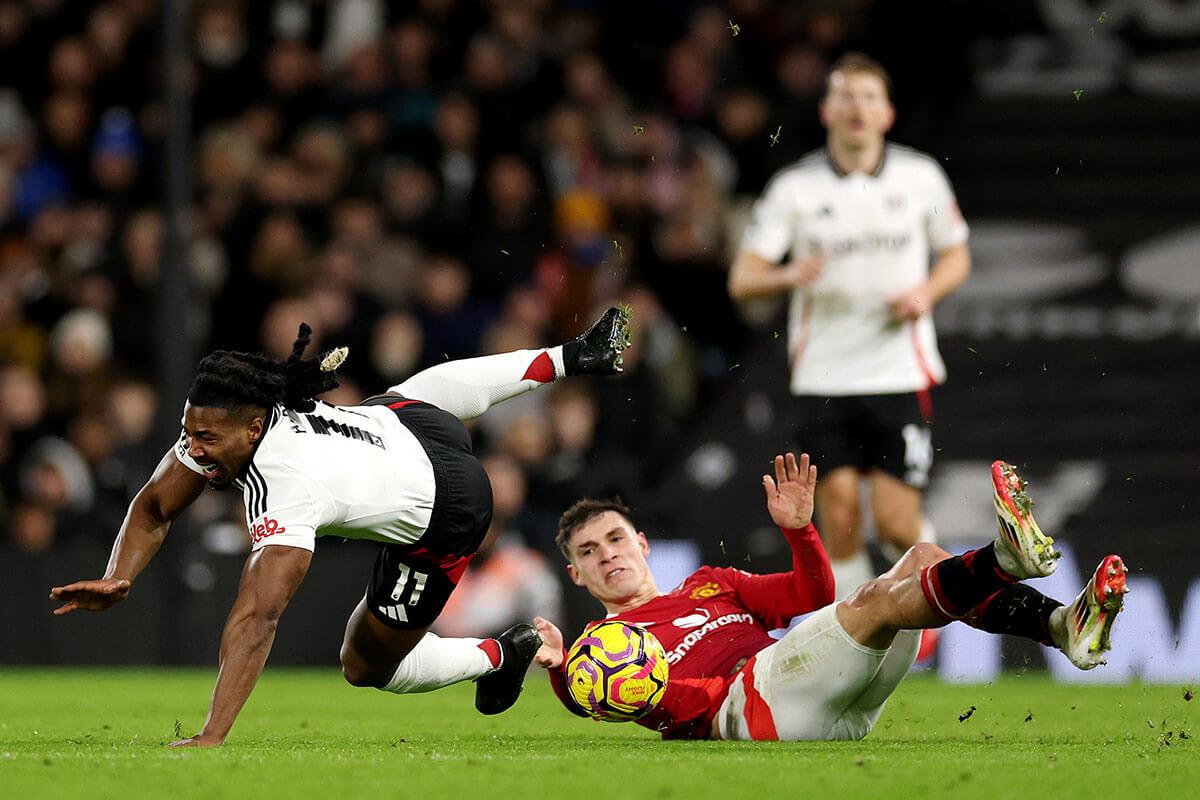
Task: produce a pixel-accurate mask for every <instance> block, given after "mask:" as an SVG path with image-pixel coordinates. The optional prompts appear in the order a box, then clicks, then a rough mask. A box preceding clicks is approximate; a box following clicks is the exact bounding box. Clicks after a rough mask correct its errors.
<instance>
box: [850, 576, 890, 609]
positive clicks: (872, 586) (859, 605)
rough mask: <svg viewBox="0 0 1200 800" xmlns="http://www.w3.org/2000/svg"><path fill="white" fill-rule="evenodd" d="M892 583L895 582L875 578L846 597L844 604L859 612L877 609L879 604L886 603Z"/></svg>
mask: <svg viewBox="0 0 1200 800" xmlns="http://www.w3.org/2000/svg"><path fill="white" fill-rule="evenodd" d="M894 583H895V581H893V580H889V579H887V578H876V579H875V580H872V581H867V582H866V583H864V584H863V585H862V586H860V587H858V589H856V590H855V591H854V593H853V594H851V595H850V596H849V597H847V598H846V602H847V603H849V604H850V605H851V606H852V607H854V608H856V609H860V610H869V609H872V608H875V607H878V606H879V605H880V604H882V603H886V602H888V590H889V589H891V588H892V584H894Z"/></svg>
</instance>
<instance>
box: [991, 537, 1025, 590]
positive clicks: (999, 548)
mask: <svg viewBox="0 0 1200 800" xmlns="http://www.w3.org/2000/svg"><path fill="white" fill-rule="evenodd" d="M992 549H993V550H995V551H996V563H997V564H998V565H999V567H1000V569H1002V570H1003V571H1004V573H1005V574H1007V575H1009V576H1011V577H1012V578H1015V579H1017V580H1020V579H1021V578H1023V577H1024V576H1025V570H1023V569H1021V562H1020V561H1019V560H1018V559H1017V557H1016V555H1014V554H1013V551H1012V550H1010V549H1009V547H1008V543H1007V542H1005V541H1004V540H1003V539H1002V538H1000V537H998V536H997V537H996V541H995V542H993V543H992Z"/></svg>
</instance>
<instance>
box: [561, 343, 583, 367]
mask: <svg viewBox="0 0 1200 800" xmlns="http://www.w3.org/2000/svg"><path fill="white" fill-rule="evenodd" d="M560 349H561V350H562V366H563V374H564V375H578V374H579V354H580V353H581V352H583V342H581V341H579V340H578V339H572V340H571V341H569V342H567V343H566V344H563V345H560Z"/></svg>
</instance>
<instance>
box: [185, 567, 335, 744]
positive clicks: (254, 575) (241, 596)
mask: <svg viewBox="0 0 1200 800" xmlns="http://www.w3.org/2000/svg"><path fill="white" fill-rule="evenodd" d="M311 561H312V552H311V551H309V550H305V549H303V548H300V547H289V546H287V545H270V546H267V547H264V548H263V549H261V550H257V551H255V552H253V553H251V554H250V557H249V558H247V559H246V566H245V568H243V570H242V580H241V584H240V585H239V586H238V596H237V600H235V601H234V603H233V610H231V611H230V612H229V619H227V620H226V621H225V632H224V633H222V634H221V659H220V668H219V670H218V671H217V685H216V688H215V689H213V696H212V703H211V704H210V705H209V707H208V719H206V720H205V721H204V728H203V729H202V730H201V731H200V733H198V734H196V735H195V736H193V737H191V738H190V739H181V740H180V741H178V742H172V743H171V746H172V747H215V746H217V745H219V744H221V743H222V742H223V741H225V737H226V736H228V735H229V729H230V728H232V727H233V721H234V720H235V719H237V715H238V712H240V711H241V710H242V706H243V705H245V704H246V699H247V698H248V697H250V692H252V691H253V690H254V685H255V684H256V683H258V676H259V675H261V674H262V671H263V666H264V665H265V664H266V663H267V656H268V655H269V654H270V652H271V645H272V644H274V643H275V629H276V626H277V625H278V624H279V617H280V616H281V615H282V614H283V610H284V609H285V608H287V604H288V602H289V601H291V599H292V595H294V594H295V593H296V590H297V589H298V588H300V583H301V581H303V580H304V575H305V573H307V572H308V565H309V562H311Z"/></svg>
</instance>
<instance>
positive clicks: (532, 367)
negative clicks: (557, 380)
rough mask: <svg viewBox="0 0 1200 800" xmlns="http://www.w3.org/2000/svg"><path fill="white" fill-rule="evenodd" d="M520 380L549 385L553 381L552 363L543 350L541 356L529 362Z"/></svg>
mask: <svg viewBox="0 0 1200 800" xmlns="http://www.w3.org/2000/svg"><path fill="white" fill-rule="evenodd" d="M521 380H523V381H537V382H538V383H550V381H552V380H554V362H553V361H552V360H551V359H550V354H549V353H547V352H546V351H545V350H543V351H542V352H541V355H539V356H538V357H537V358H535V359H534V360H533V361H532V362H530V364H529V367H528V369H526V370H525V374H524V375H522V376H521Z"/></svg>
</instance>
